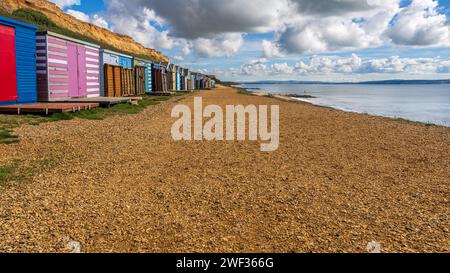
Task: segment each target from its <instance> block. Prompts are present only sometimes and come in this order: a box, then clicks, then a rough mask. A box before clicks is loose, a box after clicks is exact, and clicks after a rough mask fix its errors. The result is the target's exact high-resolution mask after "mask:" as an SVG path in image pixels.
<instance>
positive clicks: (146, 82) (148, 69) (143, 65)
mask: <svg viewBox="0 0 450 273" xmlns="http://www.w3.org/2000/svg"><path fill="white" fill-rule="evenodd" d="M133 64H134V68H135V77H136V91H137V95H142V94H144V93H150V92H152V62H150V61H148V60H144V59H140V58H134V62H133ZM142 69H143V71H141V70H142ZM142 73H143V75H141V74H142ZM142 80H143V82H142ZM141 85H143V87H141ZM142 88H143V93H142V90H141V89H142Z"/></svg>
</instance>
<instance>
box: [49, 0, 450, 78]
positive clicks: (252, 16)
mask: <svg viewBox="0 0 450 273" xmlns="http://www.w3.org/2000/svg"><path fill="white" fill-rule="evenodd" d="M54 2H59V5H61V6H65V7H67V6H70V5H73V4H76V3H79V1H76V0H66V1H54ZM105 2H106V4H107V7H108V9H107V11H106V12H105V13H104V14H103V15H102V16H103V17H102V16H99V15H93V16H87V15H85V14H84V15H83V14H76V15H77V16H79V17H80V18H84V20H85V21H88V22H91V23H93V24H96V25H100V26H107V25H108V24H107V22H110V25H109V27H110V28H111V29H112V30H114V31H116V32H119V33H121V34H125V35H129V36H131V37H133V38H134V39H135V40H137V41H138V42H140V43H142V44H144V45H145V46H147V47H152V48H158V49H173V48H177V49H179V50H178V51H176V53H174V55H177V56H178V57H182V58H183V59H185V57H186V56H188V55H190V54H193V55H195V56H196V57H200V58H204V57H220V56H233V55H236V54H238V53H241V52H242V50H243V49H245V50H248V48H247V46H248V45H249V44H250V43H251V42H254V43H255V44H257V45H258V49H257V50H258V51H259V50H261V51H262V52H261V53H262V54H261V55H262V56H264V57H265V58H268V59H272V58H285V57H288V56H290V55H296V54H303V53H305V52H306V53H313V54H319V53H329V52H347V51H356V50H360V49H366V48H377V47H382V46H387V47H389V46H391V47H395V46H396V45H402V46H421V47H429V46H442V45H447V44H450V43H449V40H450V39H449V32H450V31H449V23H448V20H447V18H446V16H445V15H443V14H441V13H440V10H439V5H438V2H437V1H433V0H413V2H412V4H411V5H409V6H407V7H405V8H400V3H401V2H402V1H401V0H247V1H241V0H228V1H223V0H165V1H160V0H127V1H122V0H105ZM69 12H70V11H69ZM72 14H73V15H74V16H75V14H74V13H72ZM86 16H87V17H86ZM248 33H273V34H274V38H273V39H272V41H268V40H263V41H261V42H260V41H257V42H255V41H253V40H252V41H250V42H249V41H247V42H246V41H245V39H244V37H246V35H247V34H248ZM179 59H181V58H179ZM260 65H261V64H260ZM262 65H266V68H265V69H269V70H273V71H274V72H276V71H280V72H279V73H284V72H285V71H287V72H289V68H288V67H286V66H277V67H271V66H268V65H267V64H264V63H263V64H262ZM261 68H262V67H257V69H261ZM324 69H325V68H324ZM341 69H342V70H349V69H350V68H349V66H346V67H342V68H341Z"/></svg>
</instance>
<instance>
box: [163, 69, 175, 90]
mask: <svg viewBox="0 0 450 273" xmlns="http://www.w3.org/2000/svg"><path fill="white" fill-rule="evenodd" d="M162 65H164V66H165V67H166V75H167V89H168V91H176V66H175V65H174V64H172V63H162Z"/></svg>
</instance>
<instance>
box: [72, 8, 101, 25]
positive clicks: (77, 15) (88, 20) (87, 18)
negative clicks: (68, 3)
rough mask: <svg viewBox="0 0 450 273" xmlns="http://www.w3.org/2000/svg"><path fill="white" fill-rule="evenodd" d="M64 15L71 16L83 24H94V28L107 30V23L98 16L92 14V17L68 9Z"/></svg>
mask: <svg viewBox="0 0 450 273" xmlns="http://www.w3.org/2000/svg"><path fill="white" fill-rule="evenodd" d="M66 13H67V14H69V15H72V16H73V17H75V18H77V19H78V20H81V21H83V22H86V23H90V24H94V25H96V26H99V27H102V28H106V29H109V24H108V22H107V21H106V20H105V18H103V17H101V16H100V15H98V14H94V15H92V16H90V15H88V14H86V13H84V12H81V11H78V10H72V9H68V10H67V11H66Z"/></svg>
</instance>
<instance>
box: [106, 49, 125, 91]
mask: <svg viewBox="0 0 450 273" xmlns="http://www.w3.org/2000/svg"><path fill="white" fill-rule="evenodd" d="M132 60H133V57H131V56H129V55H125V54H122V53H118V52H114V51H111V50H106V49H101V50H100V94H101V96H104V97H122V96H123V95H124V94H123V91H122V90H124V89H125V88H124V86H123V82H122V75H123V74H124V72H123V70H124V69H128V70H131V69H130V62H132ZM129 73H130V72H127V74H129Z"/></svg>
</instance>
